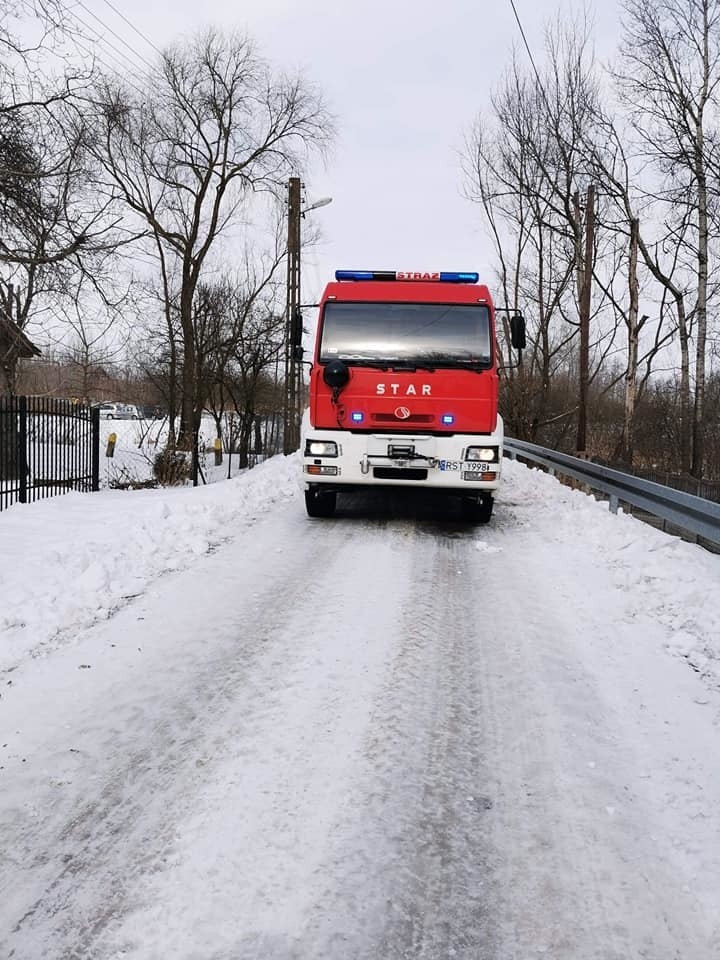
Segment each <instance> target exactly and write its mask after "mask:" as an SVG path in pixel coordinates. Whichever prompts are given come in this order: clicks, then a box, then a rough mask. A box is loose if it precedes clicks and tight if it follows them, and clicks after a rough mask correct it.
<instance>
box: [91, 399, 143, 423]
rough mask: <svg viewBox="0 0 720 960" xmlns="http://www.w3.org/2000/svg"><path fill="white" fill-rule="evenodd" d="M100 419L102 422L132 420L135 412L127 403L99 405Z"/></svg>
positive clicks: (134, 417)
mask: <svg viewBox="0 0 720 960" xmlns="http://www.w3.org/2000/svg"><path fill="white" fill-rule="evenodd" d="M100 417H101V419H103V420H134V419H137V412H136V409H135V407H133V406H131V404H129V403H101V404H100Z"/></svg>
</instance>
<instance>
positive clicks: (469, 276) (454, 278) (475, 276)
mask: <svg viewBox="0 0 720 960" xmlns="http://www.w3.org/2000/svg"><path fill="white" fill-rule="evenodd" d="M479 279H480V274H479V273H441V274H440V280H441V282H442V283H477V282H478V280H479Z"/></svg>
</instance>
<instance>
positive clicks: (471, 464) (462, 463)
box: [439, 460, 497, 473]
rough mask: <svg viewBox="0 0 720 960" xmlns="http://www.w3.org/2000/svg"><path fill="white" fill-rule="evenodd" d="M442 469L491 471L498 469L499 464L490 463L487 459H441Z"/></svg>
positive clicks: (440, 465) (469, 471)
mask: <svg viewBox="0 0 720 960" xmlns="http://www.w3.org/2000/svg"><path fill="white" fill-rule="evenodd" d="M439 467H440V469H441V470H462V471H466V472H468V473H471V472H473V473H489V472H490V471H491V470H493V469H497V464H492V463H488V462H487V461H485V460H441V461H440V463H439Z"/></svg>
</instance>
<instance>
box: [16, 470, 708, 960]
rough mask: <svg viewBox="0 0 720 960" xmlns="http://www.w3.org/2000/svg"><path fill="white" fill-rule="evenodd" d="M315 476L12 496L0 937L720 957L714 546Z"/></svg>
mask: <svg viewBox="0 0 720 960" xmlns="http://www.w3.org/2000/svg"><path fill="white" fill-rule="evenodd" d="M299 470H300V461H299V458H298V455H297V454H296V455H294V456H291V457H276V458H274V459H272V460H269V461H267V462H265V463H263V464H261V465H259V466H257V467H255V468H254V469H252V470H248V471H245V472H243V473H242V474H241V475H239V476H237V477H235V478H234V479H231V480H229V481H224V482H217V483H213V484H210V485H208V486H205V487H200V488H197V489H194V490H193V489H191V488H179V489H163V490H143V491H135V492H127V491H118V490H103V491H101V492H100V493H98V494H91V495H90V494H88V495H80V494H70V495H67V496H64V497H59V498H56V499H53V500H48V501H45V502H43V503H39V504H33V505H29V506H20V505H17V506H14V507H12V508H10V509H9V510H7V511H6V512H3V513H2V514H0V542H1V543H2V546H3V550H2V554H1V557H0V671H1V676H2V688H1V692H2V699H0V784H2V790H1V791H0V833H1V835H2V836H3V838H4V843H3V850H2V854H1V856H2V858H3V860H2V868H1V869H0V955H3V956H8V957H13V960H41V958H53V960H55V958H57V960H60V958H66V957H73V958H87V960H90V958H92V960H119V958H133V960H156V958H160V957H169V956H172V957H173V958H177V960H181V958H182V960H201V958H202V960H220V958H223V960H245V958H248V960H249V958H251V957H252V958H255V957H263V958H268V960H289V958H297V960H300V958H305V957H307V958H313V960H315V958H319V957H322V958H328V960H329V958H336V957H348V958H349V957H353V958H368V960H370V958H371V957H372V958H373V960H375V958H377V957H398V958H400V957H402V958H408V960H409V958H413V960H415V958H426V960H430V958H432V960H435V958H440V957H443V958H444V957H454V958H463V960H470V958H473V960H477V958H478V957H483V960H485V958H490V960H529V958H540V957H552V958H553V960H571V958H572V960H577V958H582V960H620V958H622V960H627V958H630V957H638V958H647V960H651V958H652V960H664V958H665V957H667V958H670V957H676V956H677V957H682V958H683V960H710V958H711V957H713V956H720V946H719V945H720V897H719V896H718V893H717V891H718V890H720V771H719V770H718V766H717V762H716V757H717V756H718V752H719V749H720V733H719V729H718V721H719V720H720V591H718V589H717V584H718V582H719V581H720V557H718V556H717V555H713V554H711V553H708V552H705V551H704V550H702V549H701V548H700V547H697V546H695V545H693V544H689V543H685V542H683V541H681V540H679V539H677V538H674V537H671V536H668V535H666V534H664V533H662V532H660V531H657V530H655V529H653V528H652V527H649V526H646V525H644V524H642V523H641V522H640V521H638V520H635V519H633V518H632V517H629V516H626V515H623V514H619V515H617V516H616V515H613V514H611V513H609V512H608V509H607V506H606V505H604V504H602V503H599V502H597V501H595V500H594V499H593V498H591V497H588V496H586V495H585V494H583V493H581V492H579V491H575V490H571V489H570V488H568V487H566V486H563V485H562V484H561V483H559V482H558V480H557V479H555V478H553V477H550V476H547V475H545V474H543V473H541V472H539V471H534V470H530V469H528V468H527V467H525V466H523V465H521V464H518V463H514V462H509V461H508V462H506V463H505V465H504V479H503V485H502V488H501V490H500V492H499V496H498V502H497V505H496V511H495V515H494V518H493V521H492V522H491V523H490V524H489V525H488V526H486V527H467V526H464V525H463V524H462V523H460V522H459V520H458V518H457V516H456V515H455V514H453V513H452V511H451V510H449V511H445V512H443V511H442V510H441V511H440V513H439V515H437V516H436V515H435V514H434V513H433V511H432V509H430V510H428V508H427V507H426V506H425V505H422V506H421V507H419V508H418V509H417V510H416V509H415V508H414V507H413V506H412V504H408V502H406V498H403V497H400V498H399V500H398V499H396V500H395V501H394V502H393V503H391V504H390V505H388V503H385V502H382V501H381V502H380V503H379V504H378V503H375V502H374V501H370V502H365V501H363V500H362V498H360V499H359V500H358V499H357V498H350V499H349V500H348V501H347V503H344V502H343V501H342V500H341V505H340V510H339V512H338V517H337V518H336V519H334V520H330V521H321V520H310V519H308V518H306V517H305V516H304V509H303V506H302V492H301V491H302V485H301V482H300V478H299Z"/></svg>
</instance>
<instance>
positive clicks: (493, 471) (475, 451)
mask: <svg viewBox="0 0 720 960" xmlns="http://www.w3.org/2000/svg"><path fill="white" fill-rule="evenodd" d="M304 426H305V429H304V430H303V438H302V453H303V480H304V481H305V484H306V489H308V488H309V486H310V485H313V486H314V485H316V484H318V485H319V484H322V485H323V486H326V487H327V489H328V490H330V489H334V490H338V491H341V490H348V489H350V488H353V487H355V488H361V487H372V486H389V487H408V486H417V487H430V488H434V489H438V490H447V492H448V493H453V494H454V495H462V496H465V495H473V494H477V495H481V494H483V493H486V492H489V491H492V490H495V489H496V488H497V487H498V486H499V483H500V472H501V469H502V441H503V429H502V421H501V420H500V419H499V418H498V429H497V430H496V431H495V432H494V433H492V434H454V435H448V436H428V435H426V434H421V433H418V434H411V433H407V434H405V433H403V434H398V433H371V434H370V433H351V432H350V431H347V430H316V429H313V428H312V427H310V426H309V425H304Z"/></svg>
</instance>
